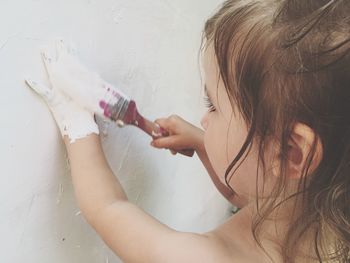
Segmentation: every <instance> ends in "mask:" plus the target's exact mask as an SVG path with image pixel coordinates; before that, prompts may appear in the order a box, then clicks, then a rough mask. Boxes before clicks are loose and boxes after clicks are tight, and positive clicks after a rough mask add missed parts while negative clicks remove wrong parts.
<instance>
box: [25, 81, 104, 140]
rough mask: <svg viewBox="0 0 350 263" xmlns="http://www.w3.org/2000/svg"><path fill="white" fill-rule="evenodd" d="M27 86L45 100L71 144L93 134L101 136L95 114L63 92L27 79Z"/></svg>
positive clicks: (63, 134) (62, 132)
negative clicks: (81, 106)
mask: <svg viewBox="0 0 350 263" xmlns="http://www.w3.org/2000/svg"><path fill="white" fill-rule="evenodd" d="M26 84H27V85H28V86H29V87H30V88H32V89H33V90H34V91H35V92H36V93H38V94H39V95H40V96H41V97H42V98H43V99H44V100H45V102H46V104H47V105H48V107H49V108H50V110H51V112H52V114H53V116H54V118H55V120H56V123H57V125H58V127H59V129H60V131H61V134H62V136H65V135H67V136H68V137H69V140H70V142H74V141H75V140H76V139H80V138H83V137H86V136H87V135H89V134H92V133H95V134H99V130H98V127H97V124H96V123H95V120H94V116H93V114H92V113H90V112H88V111H86V110H84V109H82V108H80V107H79V106H78V105H77V104H76V103H74V102H73V101H72V100H71V99H69V98H67V97H66V96H65V95H64V94H62V93H61V91H59V90H56V89H55V88H51V87H48V86H45V85H43V84H40V83H37V82H35V81H33V80H31V79H26Z"/></svg>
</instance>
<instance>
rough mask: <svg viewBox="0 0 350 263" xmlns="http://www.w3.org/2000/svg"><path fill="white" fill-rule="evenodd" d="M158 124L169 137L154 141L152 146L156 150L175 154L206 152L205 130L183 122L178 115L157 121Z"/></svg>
mask: <svg viewBox="0 0 350 263" xmlns="http://www.w3.org/2000/svg"><path fill="white" fill-rule="evenodd" d="M156 123H157V124H159V126H160V127H162V128H163V129H165V130H166V131H167V132H168V133H169V136H167V137H161V138H158V139H154V140H153V141H152V143H151V145H152V146H153V147H155V148H159V149H162V148H165V149H169V150H170V151H171V152H172V153H173V154H176V153H177V152H180V151H181V150H183V149H194V150H195V151H197V152H198V151H202V150H204V144H203V135H204V132H203V130H201V129H199V128H198V127H196V126H194V125H192V124H191V123H189V122H187V121H185V120H183V119H182V118H180V117H179V116H177V115H172V116H170V117H169V118H161V119H157V120H156Z"/></svg>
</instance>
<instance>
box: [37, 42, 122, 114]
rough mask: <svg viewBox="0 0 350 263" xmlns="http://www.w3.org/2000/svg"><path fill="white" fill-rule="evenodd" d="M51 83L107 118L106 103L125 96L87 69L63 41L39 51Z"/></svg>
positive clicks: (87, 107) (93, 111) (90, 109)
mask: <svg viewBox="0 0 350 263" xmlns="http://www.w3.org/2000/svg"><path fill="white" fill-rule="evenodd" d="M42 56H43V60H44V62H45V65H46V68H47V71H48V74H49V78H50V81H51V84H52V85H53V86H54V87H55V88H57V89H60V90H62V91H63V92H64V93H65V94H66V95H67V96H69V97H70V98H71V99H72V100H73V101H75V102H77V103H78V104H79V105H80V106H82V107H83V108H86V109H87V110H89V111H90V112H91V113H96V114H98V115H100V116H104V117H107V118H109V117H110V115H111V112H109V111H108V110H109V108H108V107H107V105H108V104H110V105H114V104H116V103H117V102H118V101H119V99H120V98H121V97H125V98H126V96H125V95H124V94H123V93H122V92H121V91H119V90H118V89H116V88H115V87H113V86H112V85H111V84H109V83H107V82H106V81H104V80H103V79H102V78H101V77H100V76H99V75H98V74H97V73H95V72H93V71H90V70H89V69H88V68H87V67H86V66H84V65H83V64H82V63H81V62H80V61H79V60H78V58H77V57H76V56H75V51H74V50H73V49H71V48H69V47H68V46H67V45H66V44H65V43H64V41H63V40H58V41H56V42H55V44H54V45H53V47H51V48H50V49H49V48H46V49H45V50H43V52H42Z"/></svg>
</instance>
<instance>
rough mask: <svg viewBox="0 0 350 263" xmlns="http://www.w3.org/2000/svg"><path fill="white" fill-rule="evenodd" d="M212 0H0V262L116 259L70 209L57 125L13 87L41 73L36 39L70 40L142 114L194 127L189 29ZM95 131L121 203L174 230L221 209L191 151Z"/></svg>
mask: <svg viewBox="0 0 350 263" xmlns="http://www.w3.org/2000/svg"><path fill="white" fill-rule="evenodd" d="M219 2H220V1H219V0H206V1H200V0H191V1H188V0H174V1H167V0H152V1H151V0H128V1H125V0H74V1H72V0H60V1H58V0H45V1H44V0H2V1H1V2H0V32H1V33H0V91H1V95H0V105H1V111H0V120H1V121H0V131H1V133H0V135H1V136H0V160H1V161H0V163H1V179H2V180H1V186H0V189H1V190H0V245H1V246H0V247H1V259H0V261H1V262H4V263H20V262H21V263H22V262H26V263H34V262H35V263H41V262H50V263H56V262H57V263H58V262H59V263H62V262H65V263H70V262H75V263H80V262H81V263H83V262H84V263H93V262H94V263H95V262H110V263H115V262H120V261H119V260H118V258H117V257H116V256H115V255H113V253H112V252H111V251H110V250H109V249H108V248H107V247H106V246H105V245H104V244H103V242H102V241H101V240H100V239H99V237H98V236H97V235H96V233H94V231H93V230H92V229H91V228H90V226H88V225H87V224H86V222H85V220H84V219H83V217H82V216H81V215H80V214H79V213H78V212H79V208H78V207H77V204H76V201H75V199H74V192H73V188H72V184H71V179H70V176H69V173H68V169H67V160H66V155H65V151H64V145H63V143H62V141H61V138H60V134H59V131H58V129H57V127H56V125H55V122H54V120H53V118H52V116H51V114H50V112H49V110H48V108H47V107H46V105H45V103H44V102H43V101H42V100H41V99H40V98H39V96H37V95H36V94H35V93H34V92H32V91H31V90H30V89H28V88H27V87H26V86H25V85H24V82H23V76H28V75H30V76H33V77H38V78H42V77H43V75H42V74H43V67H42V63H41V61H40V56H39V55H38V54H39V49H40V46H41V45H42V44H45V43H46V42H47V41H48V40H50V39H53V38H56V37H62V38H64V39H66V40H68V41H72V42H74V43H76V45H77V50H79V58H81V59H82V61H83V62H84V63H85V64H86V65H88V66H89V68H91V69H93V70H95V71H96V72H99V73H100V75H101V76H102V77H103V78H104V79H105V80H107V81H108V82H110V83H113V84H115V85H118V87H122V89H123V90H124V92H125V93H126V94H128V95H130V96H131V97H132V98H133V99H135V100H136V102H137V104H138V107H139V109H140V111H141V113H142V114H143V115H145V116H147V117H149V118H150V119H154V118H157V117H164V116H167V115H169V114H172V113H176V114H179V115H181V116H183V117H184V118H185V119H187V120H189V121H192V122H194V123H196V124H199V119H200V116H201V114H202V112H203V110H204V109H203V107H202V99H201V96H202V93H201V82H200V77H199V67H198V59H197V58H198V48H199V45H200V32H201V30H202V28H203V24H204V21H205V19H206V17H208V16H209V14H211V13H212V11H213V10H214V8H215V7H216V6H217V4H218V3H219ZM39 80H40V79H39ZM106 129H107V130H108V136H104V137H103V145H104V149H105V152H106V154H107V158H108V161H109V163H110V165H111V167H112V169H113V171H114V172H115V173H116V175H117V176H118V178H119V179H120V181H121V183H122V184H123V186H124V187H125V190H126V192H127V194H128V196H129V198H130V200H131V201H132V202H134V203H136V204H138V205H139V206H140V207H142V208H143V209H145V210H146V211H147V212H149V213H150V214H152V215H153V216H155V217H156V218H158V219H159V220H160V221H162V222H164V223H165V224H168V225H169V226H171V227H173V228H176V229H178V230H183V231H198V232H201V231H207V230H209V229H211V228H213V227H214V226H215V225H217V224H218V223H219V222H222V221H223V220H224V219H225V218H226V217H227V215H228V213H229V206H228V204H227V203H226V202H225V201H224V200H223V198H222V197H221V196H220V195H219V194H218V192H217V191H216V189H215V188H214V186H213V185H212V183H211V182H210V179H209V177H208V176H207V174H206V172H205V170H204V168H203V167H202V166H201V164H200V162H199V160H198V159H197V158H196V157H194V158H186V157H182V156H176V157H173V156H172V155H171V154H169V153H168V152H167V151H162V150H161V151H159V150H155V149H153V148H151V147H150V146H149V142H150V138H149V137H147V136H146V135H145V134H143V133H142V131H140V130H138V129H136V128H134V127H126V128H123V129H120V128H117V127H116V126H114V125H113V126H111V125H109V126H108V127H106Z"/></svg>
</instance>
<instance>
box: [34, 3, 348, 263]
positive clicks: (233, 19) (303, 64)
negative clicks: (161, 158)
mask: <svg viewBox="0 0 350 263" xmlns="http://www.w3.org/2000/svg"><path fill="white" fill-rule="evenodd" d="M349 14H350V2H349V1H348V0H322V1H321V0H265V1H263V0H231V1H226V2H225V3H224V4H223V6H222V7H221V8H220V10H219V11H218V12H217V13H216V14H215V15H214V16H213V17H212V18H211V19H209V20H208V21H207V23H206V25H205V30H204V45H203V49H202V58H203V68H204V73H205V91H206V94H207V98H206V102H207V104H208V112H207V113H206V114H205V116H204V117H203V119H202V127H203V130H201V129H199V128H197V127H194V126H192V125H191V124H189V123H187V122H186V121H184V120H182V119H181V118H180V117H177V116H171V117H169V118H163V119H159V120H157V123H158V124H159V125H160V126H161V127H163V128H164V129H166V130H167V131H168V132H169V133H170V134H171V135H170V136H169V137H166V138H158V139H155V140H154V141H153V142H152V143H151V144H152V145H153V146H154V147H157V148H167V149H171V150H172V151H179V150H181V149H185V148H186V149H187V148H193V149H194V150H195V151H196V152H197V154H198V156H199V157H200V159H201V160H202V162H203V164H204V165H205V167H206V168H207V170H208V173H209V175H210V176H211V178H212V179H213V182H214V183H215V185H216V186H217V188H218V189H219V190H220V191H221V192H222V194H223V195H224V196H225V197H226V198H227V199H228V200H229V201H231V202H232V203H233V204H234V205H236V206H238V207H240V208H241V210H240V211H239V212H238V213H237V214H236V215H234V216H232V217H231V218H230V219H229V220H227V222H226V223H224V224H223V225H220V226H218V227H217V228H216V229H214V230H213V231H210V232H208V233H204V234H194V233H180V232H177V231H174V230H172V229H170V228H168V227H167V226H165V225H163V224H161V223H159V222H157V221H156V220H155V219H154V218H152V217H150V216H149V215H147V214H146V213H144V212H143V211H142V210H141V209H139V208H138V207H136V206H135V205H133V204H131V203H130V202H128V199H127V197H126V195H125V193H124V191H123V189H122V188H121V185H120V184H119V182H118V180H117V179H116V177H115V176H114V175H113V173H112V171H111V169H110V168H109V167H108V165H107V162H106V159H105V157H104V154H103V152H102V149H101V144H100V141H99V137H98V136H97V134H98V129H97V126H96V124H95V122H94V118H93V113H96V114H101V115H103V113H104V109H103V108H101V107H100V106H99V105H100V104H99V102H100V101H101V99H102V98H103V99H107V100H108V101H109V102H110V103H113V99H114V97H113V92H111V90H113V87H111V86H110V85H109V84H108V83H106V82H104V81H103V80H102V79H101V78H100V77H99V76H98V75H96V74H91V72H89V71H88V70H87V69H85V67H84V66H82V65H81V64H80V63H79V62H78V61H77V60H76V59H75V57H74V56H73V55H72V51H71V50H70V49H69V48H67V47H66V46H65V45H64V44H63V43H62V42H58V43H56V45H55V47H54V48H53V49H51V50H46V51H44V52H43V57H44V62H45V65H46V68H47V72H48V75H49V78H50V82H51V86H52V87H50V88H47V87H45V86H42V85H39V84H37V83H35V82H33V81H29V80H28V81H27V82H28V84H29V85H30V86H31V87H32V88H33V89H35V90H36V91H37V92H38V93H39V94H41V95H42V96H43V97H44V98H45V100H46V101H47V103H48V105H49V106H50V108H51V110H52V112H53V114H54V116H55V119H56V121H57V123H58V125H59V127H60V129H61V132H62V135H63V136H64V141H65V144H66V148H67V151H68V155H69V160H70V164H71V174H72V179H73V184H74V187H75V191H76V196H77V199H78V202H79V204H80V207H81V211H82V212H83V214H84V216H85V217H86V219H87V221H88V222H89V223H90V224H91V225H92V226H93V227H94V228H95V229H96V231H97V233H98V234H99V235H100V236H101V237H102V238H103V239H104V240H105V242H106V243H107V244H108V245H109V246H110V247H111V249H113V251H115V253H116V254H118V256H119V257H120V258H121V259H122V260H124V261H125V262H152V263H154V262H161V263H164V262H201V263H202V262H208V263H209V262H210V263H211V262H215V263H217V262H220V263H221V262H222V263H224V262H349V260H350V255H349V249H350V209H349V208H348V204H349V201H350V175H349V172H350V166H349V164H350V117H349V116H350V115H349V114H348V113H349V112H350V89H349V83H350V54H349V53H350V52H349V50H350V19H349V16H348V15H349Z"/></svg>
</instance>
